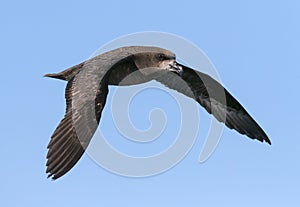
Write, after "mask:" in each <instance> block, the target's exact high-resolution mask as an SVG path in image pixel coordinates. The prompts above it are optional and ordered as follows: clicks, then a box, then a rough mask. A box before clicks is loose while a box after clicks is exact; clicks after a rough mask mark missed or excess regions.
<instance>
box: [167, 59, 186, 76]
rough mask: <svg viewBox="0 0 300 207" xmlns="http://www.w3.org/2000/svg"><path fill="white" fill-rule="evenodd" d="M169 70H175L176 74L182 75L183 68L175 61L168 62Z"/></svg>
mask: <svg viewBox="0 0 300 207" xmlns="http://www.w3.org/2000/svg"><path fill="white" fill-rule="evenodd" d="M169 67H170V68H169V71H172V72H175V73H177V74H178V75H180V76H181V75H182V74H183V69H182V67H181V66H180V65H178V64H177V62H176V61H174V62H172V63H171V64H169Z"/></svg>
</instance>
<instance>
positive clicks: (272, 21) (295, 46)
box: [0, 0, 300, 207]
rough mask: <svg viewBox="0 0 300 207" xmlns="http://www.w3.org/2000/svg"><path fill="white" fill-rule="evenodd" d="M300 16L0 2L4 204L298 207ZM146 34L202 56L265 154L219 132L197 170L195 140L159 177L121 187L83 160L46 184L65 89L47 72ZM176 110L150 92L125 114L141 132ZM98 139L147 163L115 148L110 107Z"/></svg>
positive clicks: (216, 8) (127, 4)
mask: <svg viewBox="0 0 300 207" xmlns="http://www.w3.org/2000/svg"><path fill="white" fill-rule="evenodd" d="M299 10H300V3H299V1H296V0H295V1H290V0H286V1H258V0H252V1H237V0H236V1H233V0H228V1H156V0H152V1H150V2H142V1H113V0H111V1H104V2H100V1H89V0H87V1H84V2H82V1H81V2H79V1H57V0H53V1H51V2H41V1H33V0H28V1H2V2H1V3H0V25H1V33H0V36H1V38H0V45H1V47H0V48H1V49H0V55H1V56H0V57H1V81H0V86H1V87H0V91H1V96H2V101H1V108H0V113H1V150H0V164H1V171H0V179H1V185H0V192H1V193H0V198H1V199H0V205H1V206H30V207H35V206H74V207H75V206H83V205H84V206H145V207H146V206H201V205H202V206H221V205H222V206H241V205H242V206H284V205H285V206H299V204H300V197H299V189H300V176H299V175H300V166H299V157H300V150H299V146H300V139H299V132H298V130H299V128H298V127H299V123H300V118H299V117H300V112H299V109H298V104H299V101H300V95H299V92H298V88H299V84H298V83H299V81H300V72H299V68H300V67H299V66H300V64H299V59H300V51H299V48H300V39H299V37H300V26H299V19H300V13H299ZM142 31H162V32H169V33H173V34H176V35H179V36H182V37H184V38H186V39H188V40H190V41H191V42H193V43H194V44H195V45H197V46H198V47H199V48H201V49H202V50H203V51H204V52H205V53H206V54H207V55H208V57H209V58H210V59H211V61H212V62H213V64H214V65H215V67H216V69H217V71H218V73H219V74H220V76H221V78H222V81H223V83H224V85H225V86H226V88H228V90H229V91H230V92H231V93H232V94H233V95H234V96H235V97H236V98H237V99H238V100H239V101H240V102H241V103H242V104H243V105H244V106H245V108H246V109H247V110H248V111H249V112H250V114H252V115H253V117H254V118H255V119H256V120H257V121H258V123H259V124H260V125H261V126H262V127H263V128H264V130H265V131H266V132H267V134H268V135H269V137H270V139H271V141H272V145H271V146H269V145H267V144H265V143H260V142H258V141H253V140H250V139H248V138H246V137H245V136H242V135H239V134H238V133H236V132H234V131H232V130H228V129H225V130H224V133H223V135H222V138H221V141H220V143H219V145H218V147H217V149H216V151H215V153H214V154H213V155H212V156H211V157H210V158H209V159H208V160H207V161H206V162H205V163H201V164H200V163H198V156H199V152H200V150H201V148H202V146H203V142H204V138H205V136H204V135H203V134H201V133H199V136H198V139H197V141H196V143H195V144H194V146H193V148H192V149H191V151H190V152H189V154H188V155H187V156H186V157H185V159H184V160H183V161H182V162H180V163H179V164H178V165H176V166H175V167H174V168H172V169H171V170H169V171H167V172H165V173H162V174H160V175H156V176H152V177H147V178H128V177H122V176H119V175H116V174H112V173H110V172H108V171H107V170H105V169H103V168H101V167H99V166H98V165H97V164H95V162H93V160H92V159H90V158H89V156H87V155H84V156H83V157H82V158H81V160H80V161H79V162H78V163H77V165H76V166H75V167H74V168H73V169H72V170H71V171H70V172H69V173H68V174H66V175H65V176H64V177H62V178H61V179H59V180H57V181H52V180H51V179H47V177H46V174H45V169H46V167H45V163H46V158H45V156H46V153H47V150H46V146H47V144H48V142H49V139H50V136H51V134H52V132H53V130H54V129H55V127H56V126H57V124H58V123H59V121H60V119H61V118H62V116H63V114H64V111H65V100H64V88H65V85H66V83H65V82H63V81H58V80H54V79H53V80H51V79H46V78H43V77H42V76H43V74H45V73H50V72H59V71H61V70H63V69H65V68H68V67H70V66H72V65H75V64H77V63H80V62H81V61H84V60H86V59H87V58H89V57H90V55H91V54H93V53H94V52H95V50H97V49H98V48H99V47H100V46H102V45H104V44H105V43H107V42H109V41H111V40H113V39H115V38H117V37H119V36H121V35H126V34H130V33H133V32H142ZM199 70H201V69H199ZM112 90H114V89H112ZM146 98H148V99H149V100H151V101H149V102H147V101H145V100H147V99H146ZM161 99H163V100H165V101H164V102H160V101H159V100H161ZM110 100H111V97H110V96H109V98H108V103H107V106H108V107H109V106H110V104H111V103H110ZM155 100H157V101H155ZM173 102H174V100H173V99H172V98H169V97H168V96H166V95H165V93H161V92H159V91H158V92H157V93H155V91H153V90H148V92H147V91H146V92H145V93H144V94H141V96H139V97H137V98H136V100H135V104H136V105H135V107H136V108H137V109H136V110H137V111H138V113H134V112H135V111H134V110H132V111H130V115H131V116H132V120H133V122H134V123H136V124H137V125H136V127H137V128H142V129H143V127H144V128H147V126H149V120H148V119H147V117H146V115H147V114H148V113H149V110H151V106H153V107H161V108H162V109H166V110H167V109H168V108H169V107H168V106H169V104H173ZM147 104H148V105H147ZM140 106H146V107H145V110H142V109H141V108H139V107H140ZM141 110H142V111H141ZM199 111H200V119H201V124H200V125H201V126H200V127H204V128H205V127H208V126H209V123H210V116H209V115H208V114H207V113H206V112H205V111H204V110H203V109H202V108H200V107H199ZM168 113H169V112H168V110H167V112H166V114H167V115H168ZM169 120H171V121H174V120H175V121H176V120H177V121H178V117H177V116H174V118H169ZM191 124H193V123H191ZM167 127H172V124H171V126H167ZM167 129H168V128H167ZM100 130H101V131H102V132H103V133H105V134H107V135H108V136H110V138H111V139H110V142H111V144H112V145H113V146H115V147H116V148H118V147H119V150H121V151H123V152H125V153H129V154H130V153H132V154H137V155H143V154H142V153H143V152H140V151H138V149H139V148H138V147H131V148H125V147H124V146H127V145H129V143H126V144H123V142H124V141H123V140H122V136H121V135H120V134H118V132H117V131H116V129H115V128H114V126H113V122H112V121H111V116H110V111H109V110H107V109H105V110H104V112H103V119H102V120H101V124H100ZM204 133H205V130H204ZM164 136H165V137H168V139H166V141H160V142H161V144H154V145H153V148H151V146H150V147H149V148H147V149H149V150H148V151H145V154H144V155H149V153H150V154H151V152H159V149H163V147H164V146H168V145H167V144H166V143H172V137H174V135H173V132H172V130H167V131H166V133H165V134H164ZM162 138H163V137H162ZM118 140H120V141H118ZM127 141H128V140H127ZM128 142H129V141H128ZM158 143H159V142H158ZM128 149H133V151H131V150H128Z"/></svg>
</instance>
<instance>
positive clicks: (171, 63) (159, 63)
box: [134, 50, 183, 75]
mask: <svg viewBox="0 0 300 207" xmlns="http://www.w3.org/2000/svg"><path fill="white" fill-rule="evenodd" d="M134 62H135V64H136V66H137V68H138V69H139V70H140V71H141V72H142V73H143V74H145V75H148V74H152V73H154V72H157V71H171V72H174V73H177V74H178V75H182V72H183V70H182V67H181V66H179V65H178V64H177V62H176V56H175V54H174V53H172V52H170V51H168V50H161V51H158V52H147V53H138V54H135V55H134Z"/></svg>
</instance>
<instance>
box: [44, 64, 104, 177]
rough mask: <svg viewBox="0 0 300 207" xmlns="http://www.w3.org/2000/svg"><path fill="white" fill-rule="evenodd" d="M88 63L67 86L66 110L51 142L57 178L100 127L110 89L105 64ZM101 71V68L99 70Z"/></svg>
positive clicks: (50, 156)
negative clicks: (100, 65) (100, 66)
mask: <svg viewBox="0 0 300 207" xmlns="http://www.w3.org/2000/svg"><path fill="white" fill-rule="evenodd" d="M98 67H99V65H93V64H90V63H87V64H85V65H84V66H83V69H84V70H81V71H80V73H78V74H77V75H76V76H74V77H73V78H72V79H71V80H70V81H69V82H68V84H67V87H66V93H65V98H66V105H67V109H66V113H65V116H64V118H63V119H62V120H61V122H60V124H59V125H58V127H57V128H56V130H55V131H54V133H53V135H52V136H51V140H50V143H49V145H48V149H49V150H48V154H47V159H48V161H47V164H46V165H47V170H46V172H47V173H49V174H48V177H52V178H53V179H57V178H59V177H61V176H62V175H64V174H65V173H67V172H68V171H69V170H70V169H71V168H72V167H73V166H74V165H75V164H76V163H77V161H78V160H79V159H80V157H81V156H82V154H83V152H84V150H85V149H86V147H87V146H88V144H89V142H90V140H91V138H92V136H93V134H94V133H95V130H96V129H97V126H98V123H99V120H100V116H101V112H102V109H103V107H104V105H105V101H106V96H107V93H108V85H107V83H106V81H105V80H106V79H105V78H104V76H105V73H106V72H107V70H108V68H107V67H105V65H103V66H102V68H101V70H98ZM99 71H100V72H99Z"/></svg>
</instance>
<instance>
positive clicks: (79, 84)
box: [45, 46, 271, 179]
mask: <svg viewBox="0 0 300 207" xmlns="http://www.w3.org/2000/svg"><path fill="white" fill-rule="evenodd" d="M45 76H46V77H51V78H56V79H61V80H65V81H67V82H68V83H67V86H66V90H65V99H66V112H65V115H64V117H63V119H62V120H61V122H60V123H59V125H58V126H57V128H56V129H55V131H54V133H53V134H52V136H51V140H50V142H49V144H48V147H47V148H48V153H47V163H46V166H47V170H46V173H47V174H48V177H52V179H57V178H59V177H61V176H63V175H64V174H66V173H67V172H68V171H69V170H70V169H71V168H72V167H73V166H74V165H75V164H76V163H77V162H78V160H79V159H80V157H81V156H82V154H83V153H84V151H85V149H86V148H87V146H88V144H89V142H90V140H91V139H92V137H93V135H94V133H95V131H96V129H97V127H98V125H99V122H100V117H101V112H102V110H103V108H104V106H105V102H106V98H107V94H108V86H109V85H120V86H126V85H135V84H141V83H145V82H148V81H151V80H155V81H158V82H160V83H162V84H163V85H165V86H166V87H169V88H171V89H174V90H176V91H178V92H180V93H182V94H184V95H186V96H187V97H190V98H192V99H194V100H195V101H196V102H198V103H199V104H200V105H201V106H203V107H204V108H205V109H206V111H207V112H208V113H210V114H212V115H213V116H214V117H215V118H216V119H217V120H218V121H220V122H223V123H225V125H226V126H227V127H228V128H230V129H235V130H236V131H237V132H239V133H240V134H243V135H246V136H248V137H249V138H251V139H257V140H259V141H261V142H263V141H265V142H267V143H269V144H271V141H270V139H269V138H268V136H267V135H266V133H265V132H264V131H263V129H262V128H261V127H260V126H259V125H258V124H257V123H256V121H255V120H254V119H253V118H252V117H251V116H250V115H249V113H248V112H247V111H246V110H245V109H244V107H243V106H242V105H241V104H240V103H239V102H238V101H237V100H236V99H235V98H234V97H233V96H232V95H231V94H230V93H229V92H228V91H227V90H226V89H225V88H224V87H223V86H222V85H221V84H220V83H218V82H217V81H216V80H214V79H213V78H211V77H210V76H208V75H207V74H204V73H201V72H199V71H197V70H194V69H192V68H189V67H187V66H184V65H182V64H180V63H178V62H176V57H175V54H174V53H173V52H171V51H168V50H166V49H163V48H158V47H148V46H129V47H121V48H118V49H115V50H111V51H108V52H106V53H103V54H100V55H98V56H96V57H94V58H91V59H89V60H87V61H84V62H82V63H80V64H78V65H75V66H73V67H71V68H69V69H66V70H64V71H62V72H60V73H56V74H46V75H45Z"/></svg>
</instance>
